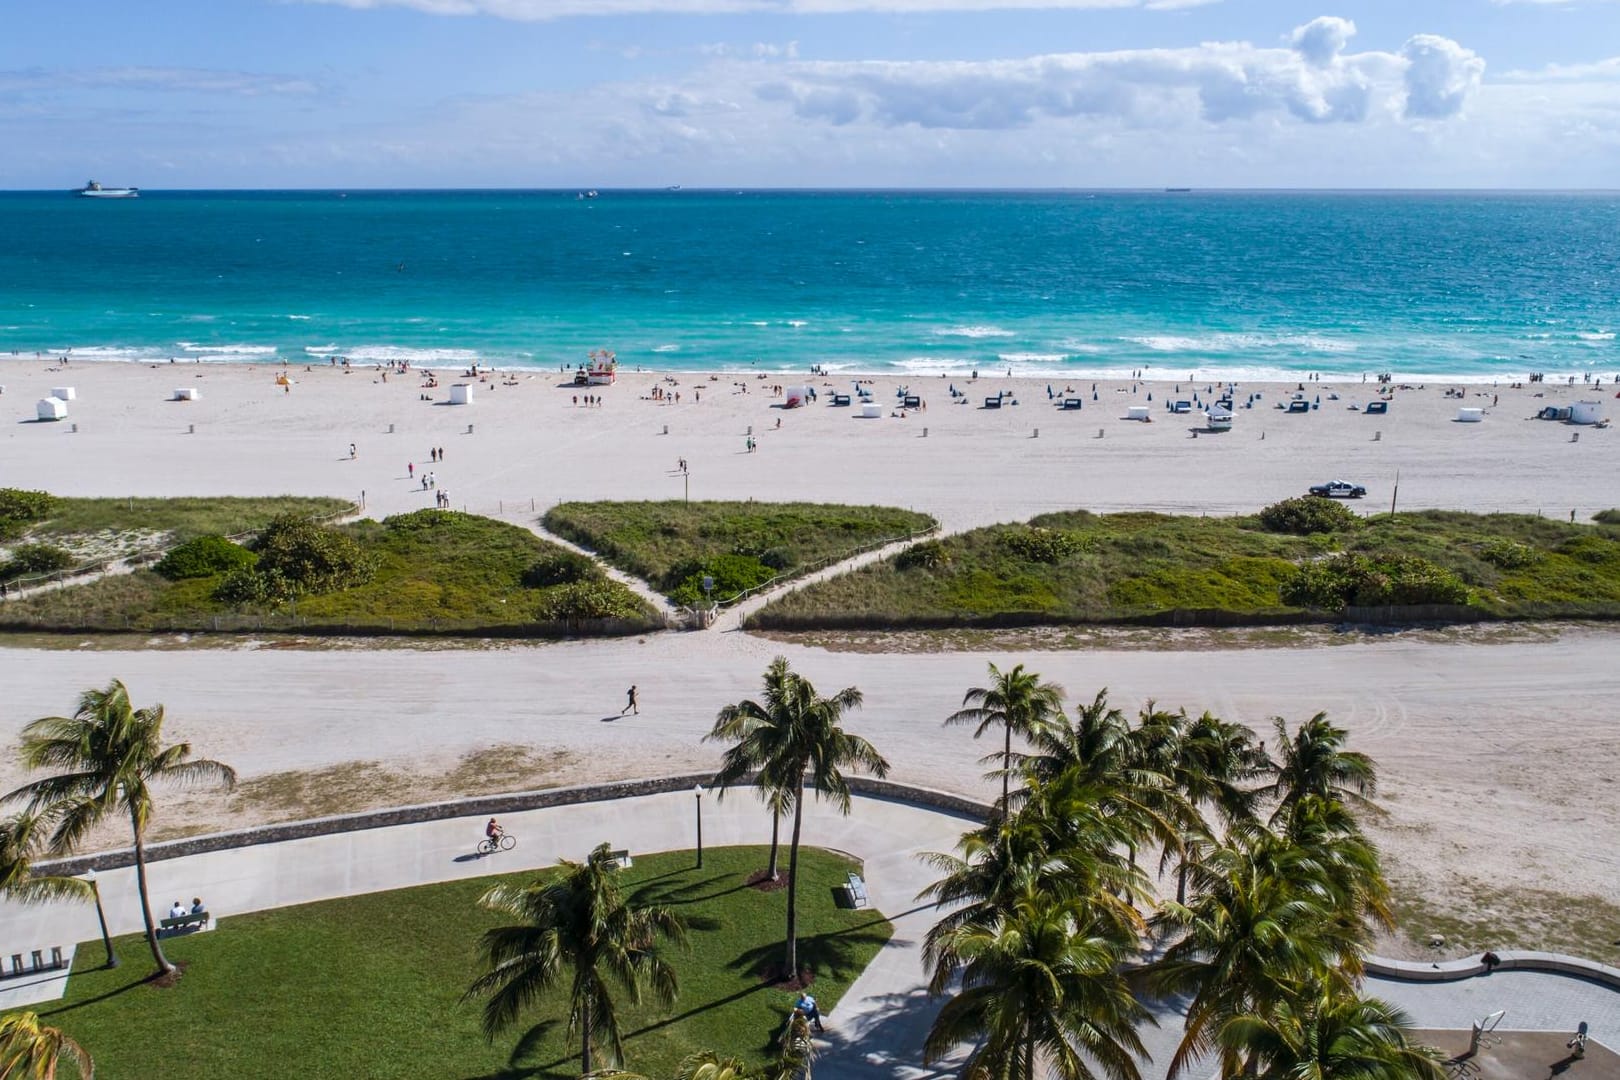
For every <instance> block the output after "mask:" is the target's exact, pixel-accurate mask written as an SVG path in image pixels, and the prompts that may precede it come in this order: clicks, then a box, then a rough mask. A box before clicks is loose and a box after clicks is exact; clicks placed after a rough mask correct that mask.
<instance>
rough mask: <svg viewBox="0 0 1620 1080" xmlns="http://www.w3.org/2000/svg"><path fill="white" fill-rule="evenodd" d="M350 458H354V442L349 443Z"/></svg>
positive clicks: (351, 459)
mask: <svg viewBox="0 0 1620 1080" xmlns="http://www.w3.org/2000/svg"><path fill="white" fill-rule="evenodd" d="M349 460H350V461H353V460H354V443H350V444H349Z"/></svg>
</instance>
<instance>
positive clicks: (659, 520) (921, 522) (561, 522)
mask: <svg viewBox="0 0 1620 1080" xmlns="http://www.w3.org/2000/svg"><path fill="white" fill-rule="evenodd" d="M543 520H544V524H545V527H546V528H548V529H550V530H551V531H552V532H554V533H556V534H557V535H558V536H562V537H565V538H567V539H569V540H572V541H574V542H575V543H577V544H582V545H584V546H586V547H589V548H591V549H592V550H593V551H595V552H596V553H597V554H599V555H601V556H602V558H604V559H606V560H607V561H608V562H610V563H612V564H613V565H614V566H616V567H618V568H619V569H621V570H624V571H625V572H627V573H631V574H635V575H636V576H637V577H640V578H642V579H644V580H646V581H647V582H649V583H650V584H652V586H653V587H654V588H656V589H659V590H660V591H662V592H663V593H664V594H665V595H667V596H669V597H670V598H671V599H672V600H674V601H676V602H677V603H682V604H694V603H698V602H700V601H702V600H703V599H704V594H703V591H702V580H703V578H704V576H705V575H707V576H710V577H713V578H714V579H715V583H714V590H713V597H714V599H716V600H721V601H723V600H726V599H729V598H730V597H731V596H733V595H735V594H736V593H738V592H741V591H743V590H746V589H750V588H753V587H754V586H756V585H759V584H762V583H764V582H765V581H768V580H770V579H771V578H772V577H775V576H777V575H778V574H794V573H797V572H799V571H801V570H803V569H805V568H807V567H811V566H814V565H816V564H819V563H820V562H822V561H823V560H826V559H836V558H841V557H843V556H846V555H849V554H852V553H853V552H855V551H856V550H857V549H860V548H863V547H865V546H867V545H870V544H872V543H874V542H876V541H880V540H888V539H892V538H894V537H901V536H909V535H910V534H912V533H915V532H919V531H921V530H924V529H929V528H932V527H934V526H935V525H936V524H937V522H935V521H934V519H933V518H931V517H929V516H928V515H927V514H918V513H913V512H912V511H909V510H899V509H896V508H894V507H888V506H839V505H833V504H826V503H761V502H752V501H749V502H693V503H688V502H681V501H679V500H670V501H667V502H574V503H559V504H558V505H556V506H554V507H552V508H551V509H550V510H549V511H547V512H546V515H545V518H544V519H543Z"/></svg>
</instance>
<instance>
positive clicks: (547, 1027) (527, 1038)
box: [466, 1020, 578, 1080]
mask: <svg viewBox="0 0 1620 1080" xmlns="http://www.w3.org/2000/svg"><path fill="white" fill-rule="evenodd" d="M561 1026H562V1021H561V1020H542V1021H540V1022H539V1023H538V1024H535V1025H533V1026H532V1027H530V1028H529V1029H528V1030H527V1031H525V1032H524V1033H523V1034H522V1035H520V1036H519V1037H518V1041H517V1043H516V1044H515V1045H514V1046H513V1047H512V1053H511V1055H510V1056H509V1057H508V1058H507V1061H506V1068H504V1069H497V1070H495V1071H494V1072H492V1073H484V1074H482V1075H480V1076H469V1077H467V1078H466V1080H572V1078H573V1077H574V1076H575V1075H576V1073H574V1072H573V1071H572V1070H571V1069H569V1068H567V1066H569V1065H571V1064H572V1063H574V1062H576V1061H577V1060H578V1055H576V1054H571V1055H569V1056H568V1057H564V1058H558V1059H557V1060H556V1061H548V1062H545V1063H544V1064H535V1065H531V1064H526V1063H525V1062H524V1059H525V1058H527V1057H529V1056H531V1055H532V1054H534V1052H535V1051H536V1050H538V1049H540V1044H541V1043H542V1042H544V1041H545V1040H546V1039H547V1038H549V1037H550V1036H551V1035H552V1033H553V1032H555V1031H556V1030H557V1029H558V1028H559V1027H561Z"/></svg>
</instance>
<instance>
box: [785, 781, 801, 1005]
mask: <svg viewBox="0 0 1620 1080" xmlns="http://www.w3.org/2000/svg"><path fill="white" fill-rule="evenodd" d="M794 795H795V798H794V800H793V840H792V842H791V843H790V844H789V845H788V896H787V977H788V978H790V979H793V978H797V977H798V974H799V904H798V900H799V830H800V829H801V828H802V827H803V826H804V772H803V770H800V772H799V781H798V784H797V786H796V788H795V791H794Z"/></svg>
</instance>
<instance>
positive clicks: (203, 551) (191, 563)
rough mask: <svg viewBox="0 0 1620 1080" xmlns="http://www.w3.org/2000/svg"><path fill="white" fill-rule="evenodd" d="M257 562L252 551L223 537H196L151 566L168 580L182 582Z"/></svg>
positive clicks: (257, 559)
mask: <svg viewBox="0 0 1620 1080" xmlns="http://www.w3.org/2000/svg"><path fill="white" fill-rule="evenodd" d="M258 561H259V558H258V556H257V555H255V554H253V552H251V551H249V550H248V549H247V548H245V547H243V546H242V545H240V544H234V543H232V542H231V541H229V540H227V539H225V538H224V537H223V536H199V537H197V538H196V539H194V540H187V541H186V542H185V543H183V544H181V545H180V546H179V547H176V548H171V549H170V550H169V553H168V554H167V555H164V556H163V558H161V559H159V560H158V562H157V565H155V566H153V567H152V569H153V570H155V571H156V572H157V573H159V574H161V575H163V576H164V577H166V578H168V579H169V580H170V581H183V580H185V579H186V578H205V577H213V576H214V575H215V574H228V573H230V572H231V571H232V570H250V569H252V568H253V566H254V565H255V564H256V563H257V562H258Z"/></svg>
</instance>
